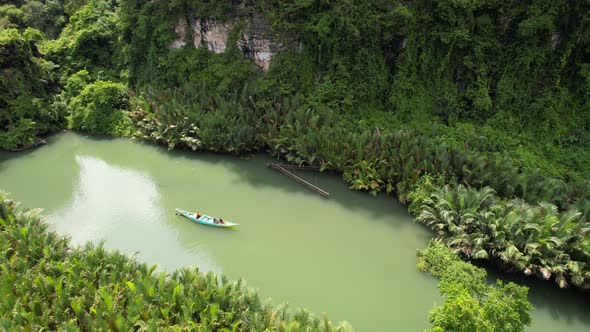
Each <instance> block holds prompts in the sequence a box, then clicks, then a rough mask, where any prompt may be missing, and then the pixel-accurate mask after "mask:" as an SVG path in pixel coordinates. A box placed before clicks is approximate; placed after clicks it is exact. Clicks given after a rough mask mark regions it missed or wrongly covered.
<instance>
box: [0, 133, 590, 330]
mask: <svg viewBox="0 0 590 332" xmlns="http://www.w3.org/2000/svg"><path fill="white" fill-rule="evenodd" d="M267 160H268V157H266V156H265V155H262V154H258V155H255V156H252V157H251V158H248V159H240V158H238V157H232V156H222V155H213V154H206V153H189V152H184V151H167V150H166V149H164V148H161V147H157V146H153V145H150V144H142V143H139V142H135V141H132V140H125V139H99V138H88V137H85V136H82V135H78V134H75V133H71V132H67V133H63V134H59V135H56V136H53V137H51V138H50V139H49V144H48V145H46V146H43V147H40V148H38V149H35V150H31V151H26V152H19V153H1V154H0V189H1V190H4V191H7V192H9V193H10V197H11V198H13V199H15V200H18V201H21V202H22V206H24V207H31V208H32V207H41V208H43V209H44V216H45V220H46V221H47V222H48V223H49V224H50V225H51V228H52V229H53V230H55V231H57V232H58V233H61V234H65V235H68V236H70V237H71V239H72V242H73V243H75V244H83V243H85V242H88V241H92V242H94V243H98V242H100V241H104V243H105V246H106V247H107V248H112V249H118V250H121V251H123V252H126V253H128V254H130V255H135V257H136V258H137V259H138V260H141V261H145V262H147V263H150V264H157V265H158V267H159V268H161V269H165V270H167V271H171V270H173V269H176V268H179V267H182V266H197V267H199V269H200V270H202V271H214V272H217V273H223V274H226V275H228V276H229V277H231V278H234V279H235V278H239V277H242V278H244V279H245V281H246V283H247V285H248V286H250V287H253V288H256V289H258V291H259V294H260V296H261V297H262V298H271V299H272V302H273V304H275V305H277V304H281V303H285V302H286V303H288V304H289V307H290V308H299V307H304V308H307V309H309V310H310V311H312V312H314V313H316V314H320V313H322V312H326V313H328V317H329V318H330V319H331V320H333V321H340V320H347V321H349V322H350V323H351V324H352V326H353V327H355V329H357V330H358V331H392V330H399V331H402V330H403V331H421V330H422V329H425V328H427V327H428V326H429V324H428V320H427V317H428V312H429V311H430V310H431V309H432V307H433V306H434V304H435V303H440V302H441V298H440V297H439V295H438V292H437V288H436V282H437V279H435V278H433V277H431V276H429V275H428V274H426V273H421V272H418V271H416V268H415V263H416V255H415V253H416V249H418V248H423V247H425V246H426V243H427V242H428V239H430V237H431V233H430V232H429V231H428V230H426V229H425V228H424V227H423V226H422V225H419V224H416V223H415V222H413V220H412V217H411V216H410V215H408V213H407V212H406V209H405V207H403V206H401V205H400V204H398V203H397V202H396V201H395V200H394V199H393V198H391V197H385V196H384V195H383V196H380V197H377V198H374V197H371V196H370V195H368V194H366V193H361V192H355V191H351V190H348V189H347V186H346V184H345V183H344V182H343V181H342V180H341V179H340V177H339V176H337V175H331V174H318V173H309V172H307V173H305V174H304V176H306V177H307V178H308V179H309V180H310V181H311V182H312V183H314V184H316V185H318V186H320V187H321V188H323V189H325V190H327V191H329V192H330V193H331V196H330V198H327V199H326V198H323V197H321V196H319V195H318V194H316V193H314V192H312V191H310V190H308V189H307V188H305V187H303V186H301V185H300V184H298V183H296V182H294V181H292V180H291V179H289V178H287V177H286V176H284V175H282V174H280V173H278V172H276V171H274V170H272V169H269V168H267V167H265V165H264V164H265V161H267ZM176 207H180V208H184V209H187V210H196V209H198V210H199V211H201V212H203V213H205V214H209V215H214V216H219V217H222V218H224V219H227V220H230V221H234V222H238V223H240V224H241V225H240V226H239V227H238V228H237V229H235V230H224V229H216V228H211V227H206V226H201V225H197V224H193V223H191V222H189V221H187V220H186V219H183V218H181V217H178V216H175V214H174V209H175V208H176ZM503 278H506V277H504V276H503ZM517 281H519V282H526V283H528V284H532V287H533V288H532V289H531V294H530V295H531V296H530V298H531V301H532V302H533V304H534V305H535V308H536V309H535V311H534V313H533V326H532V327H531V328H530V329H529V330H531V331H588V330H590V317H589V316H590V315H587V310H588V309H587V308H590V306H589V304H590V303H588V302H589V301H588V299H587V297H585V296H583V295H581V294H578V293H576V292H568V291H562V290H558V289H556V288H555V287H553V285H551V284H549V283H541V282H535V281H531V280H529V279H526V280H524V281H523V280H522V279H518V280H517Z"/></svg>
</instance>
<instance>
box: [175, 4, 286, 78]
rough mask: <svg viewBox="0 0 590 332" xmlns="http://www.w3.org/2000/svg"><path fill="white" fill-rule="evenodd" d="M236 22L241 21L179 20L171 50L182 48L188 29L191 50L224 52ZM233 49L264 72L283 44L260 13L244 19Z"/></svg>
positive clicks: (187, 18) (184, 17)
mask: <svg viewBox="0 0 590 332" xmlns="http://www.w3.org/2000/svg"><path fill="white" fill-rule="evenodd" d="M242 19H244V18H242ZM239 20H240V18H235V19H233V20H229V21H227V22H221V21H219V20H216V19H210V18H194V17H192V16H189V17H186V16H183V17H180V18H179V19H178V21H177V22H176V24H175V25H174V32H175V33H176V37H177V38H176V40H174V41H173V42H172V44H170V47H171V48H181V47H185V46H186V45H187V38H188V29H189V28H190V29H191V30H192V36H193V40H192V44H193V46H194V47H201V45H206V46H207V49H208V50H209V51H211V52H214V53H223V52H225V50H226V49H227V47H228V45H227V43H228V39H229V34H230V33H231V31H232V29H233V28H234V27H235V26H236V25H237V22H238V21H239ZM236 47H237V48H238V49H239V50H240V51H241V52H242V53H243V54H244V56H245V57H247V58H251V59H253V60H254V62H255V63H256V64H257V65H258V66H259V67H260V68H261V69H262V70H264V71H267V70H268V68H269V67H270V63H271V61H272V58H273V56H274V55H275V54H276V53H277V52H279V51H280V50H282V49H283V48H284V42H282V41H280V40H279V38H278V37H275V36H274V35H273V33H272V27H271V24H270V22H268V20H267V19H266V18H265V17H264V16H263V15H262V14H253V15H251V17H249V18H246V25H245V27H244V28H242V30H241V33H240V36H239V38H238V40H237V42H236Z"/></svg>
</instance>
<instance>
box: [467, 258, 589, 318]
mask: <svg viewBox="0 0 590 332" xmlns="http://www.w3.org/2000/svg"><path fill="white" fill-rule="evenodd" d="M475 265H477V266H479V267H482V268H485V269H486V270H487V271H488V280H489V281H490V282H493V283H495V281H496V279H500V280H503V281H504V282H510V281H511V282H514V283H516V284H519V285H524V286H527V287H529V300H530V301H531V303H532V304H533V305H534V306H535V311H534V312H533V325H537V324H538V326H539V327H540V325H541V323H540V322H539V319H545V318H547V317H545V316H547V315H549V317H550V318H551V319H552V320H564V321H565V322H566V323H567V324H576V323H579V324H582V325H590V315H588V308H590V292H588V291H583V290H580V289H574V288H569V289H560V288H559V287H558V286H557V284H556V283H555V282H554V281H546V280H541V279H538V278H536V277H532V276H531V277H528V276H524V275H520V274H516V273H507V272H503V271H501V270H499V269H498V268H497V267H496V266H493V265H492V264H490V263H489V262H481V261H476V262H475Z"/></svg>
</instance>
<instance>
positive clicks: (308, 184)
mask: <svg viewBox="0 0 590 332" xmlns="http://www.w3.org/2000/svg"><path fill="white" fill-rule="evenodd" d="M266 166H269V167H272V168H274V169H276V170H278V171H279V172H281V173H283V174H285V175H287V176H288V177H290V178H291V179H293V180H295V181H297V182H299V183H301V184H303V185H305V186H307V187H308V188H309V189H311V190H314V191H315V192H317V193H318V194H320V195H322V196H324V197H328V196H330V193H329V192H327V191H325V190H323V189H322V188H319V187H317V186H314V185H313V184H311V183H309V182H307V181H305V180H303V179H302V178H300V177H298V176H297V175H295V174H293V173H291V172H289V171H288V170H286V169H285V168H284V167H283V165H280V164H275V163H273V162H267V163H266Z"/></svg>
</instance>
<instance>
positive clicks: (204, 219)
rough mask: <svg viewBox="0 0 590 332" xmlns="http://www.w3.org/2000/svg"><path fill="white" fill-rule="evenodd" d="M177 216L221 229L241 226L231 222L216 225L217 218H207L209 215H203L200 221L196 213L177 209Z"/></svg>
mask: <svg viewBox="0 0 590 332" xmlns="http://www.w3.org/2000/svg"><path fill="white" fill-rule="evenodd" d="M176 215H180V216H183V217H185V218H187V219H189V220H192V221H194V222H196V223H199V224H201V225H206V226H213V227H221V228H233V227H236V226H238V225H239V224H236V223H233V222H229V221H224V223H223V224H216V223H214V222H213V221H214V220H215V218H214V217H211V216H207V215H201V217H200V218H199V219H197V218H195V216H194V213H191V212H189V211H186V210H183V209H178V208H177V209H176Z"/></svg>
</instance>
